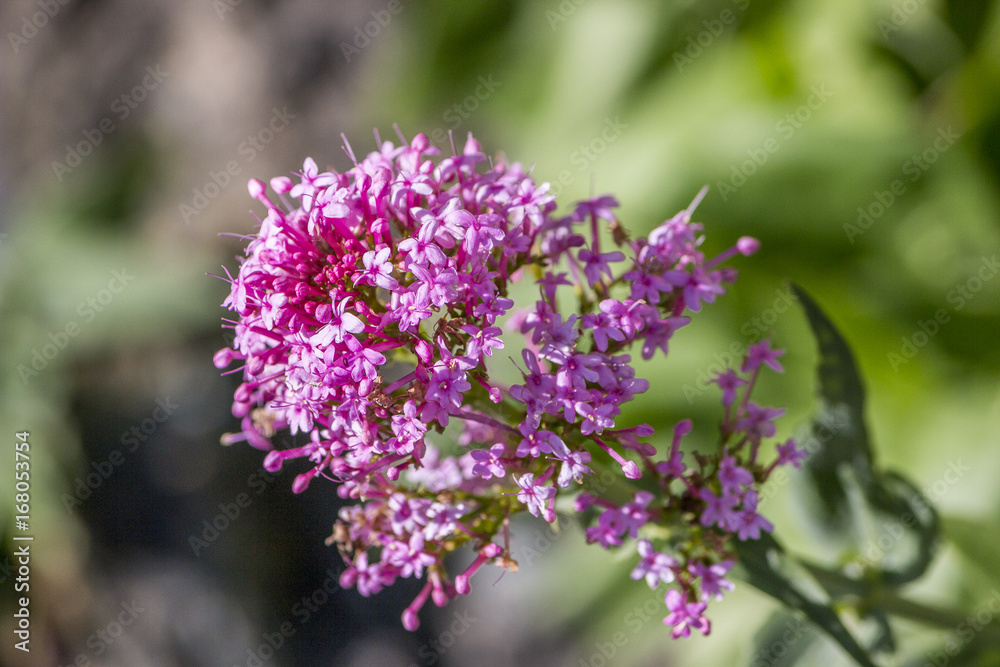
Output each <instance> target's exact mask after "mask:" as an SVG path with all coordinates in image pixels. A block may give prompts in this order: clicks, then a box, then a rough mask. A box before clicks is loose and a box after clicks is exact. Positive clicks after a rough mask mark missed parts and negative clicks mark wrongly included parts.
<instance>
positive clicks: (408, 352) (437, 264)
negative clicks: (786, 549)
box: [215, 134, 803, 637]
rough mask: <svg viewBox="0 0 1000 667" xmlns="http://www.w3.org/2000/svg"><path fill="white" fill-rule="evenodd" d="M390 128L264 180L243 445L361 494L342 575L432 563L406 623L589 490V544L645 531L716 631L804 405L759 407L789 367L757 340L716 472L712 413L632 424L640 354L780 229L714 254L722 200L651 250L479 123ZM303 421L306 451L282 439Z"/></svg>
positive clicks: (397, 572)
mask: <svg viewBox="0 0 1000 667" xmlns="http://www.w3.org/2000/svg"><path fill="white" fill-rule="evenodd" d="M376 141H377V142H378V147H379V150H378V151H377V152H373V153H370V154H369V155H367V156H366V157H365V158H364V159H362V160H360V161H359V160H357V159H356V157H355V156H354V154H353V152H352V151H351V149H350V147H349V146H346V147H345V151H346V152H347V154H348V156H349V157H350V159H351V161H352V163H353V164H354V167H353V168H352V169H350V170H348V171H347V172H346V173H337V172H335V171H327V172H320V171H319V169H318V168H317V166H316V163H315V162H313V161H312V160H311V159H307V160H306V162H305V164H304V165H303V167H302V171H301V173H299V174H297V175H298V182H293V180H292V179H290V178H287V177H277V178H274V179H271V181H270V187H271V190H273V192H274V193H275V195H276V199H277V202H275V201H274V200H273V198H272V197H271V196H269V195H268V193H267V187H266V186H265V185H264V184H263V183H262V182H260V181H258V180H255V179H254V180H251V181H250V183H249V190H250V194H251V196H252V197H254V198H255V199H257V200H258V201H260V202H261V203H262V204H263V205H264V206H265V207H266V208H267V215H266V217H264V219H263V220H262V221H261V222H260V229H259V231H258V232H257V234H255V235H254V236H252V237H250V239H249V242H248V245H247V249H246V257H245V258H243V260H242V263H241V265H240V267H239V272H238V274H237V275H236V276H235V277H232V276H230V277H229V280H230V282H231V284H232V289H231V293H230V295H229V297H228V298H227V299H226V301H225V303H224V305H225V306H228V307H229V308H230V309H231V310H233V311H235V313H236V314H237V315H238V318H237V319H236V320H235V321H233V322H231V325H232V327H233V329H234V334H235V336H234V342H233V345H232V347H231V348H225V349H223V350H220V351H219V352H218V353H217V354H216V357H215V364H216V366H217V367H218V368H225V367H227V366H229V365H231V364H232V363H233V362H234V361H237V360H238V361H239V362H240V366H239V367H237V368H235V369H234V371H232V372H236V371H242V373H243V383H242V384H241V385H240V386H239V388H238V389H237V391H236V394H235V398H234V404H233V413H234V415H235V416H236V417H238V418H240V419H241V420H242V423H241V432H240V433H237V434H230V435H227V436H225V438H224V442H226V443H232V442H236V441H240V440H246V441H247V442H248V443H249V444H251V445H253V446H254V447H257V448H259V449H262V450H266V451H268V454H267V456H266V458H265V459H264V467H265V468H267V469H268V470H269V471H272V472H273V471H277V470H279V469H280V468H281V467H282V466H283V465H284V464H285V463H286V462H289V461H293V460H296V459H302V460H303V462H295V463H291V464H290V465H292V466H296V467H298V466H302V467H301V468H300V470H301V472H299V474H298V475H297V476H296V477H295V480H294V482H293V484H292V489H293V491H294V492H295V493H301V492H302V491H304V490H306V488H307V487H308V486H309V484H310V482H311V480H313V479H314V478H315V477H317V476H321V477H325V478H328V479H331V480H334V481H335V482H337V483H338V484H339V486H338V493H339V494H340V495H341V496H342V497H344V498H350V499H355V500H358V501H359V502H358V503H357V504H354V505H349V506H347V507H345V508H343V509H342V510H341V511H340V518H339V520H338V521H337V523H336V524H335V526H334V530H333V535H332V536H331V538H330V540H329V542H330V543H331V544H336V545H337V547H338V549H339V550H340V553H341V554H342V556H343V558H344V560H345V565H346V568H345V570H344V572H343V574H342V576H341V583H342V584H343V585H344V586H345V587H346V586H355V587H357V589H358V591H359V592H360V593H361V594H362V595H371V594H373V593H377V592H378V591H379V590H381V589H382V588H383V587H385V586H388V585H391V584H392V583H393V582H395V580H396V579H397V578H399V577H404V578H405V577H416V578H424V577H426V583H425V585H424V587H423V588H422V590H421V592H420V594H419V595H418V596H417V597H416V599H415V600H414V601H413V603H412V604H410V605H409V606H408V607H407V608H406V610H405V611H404V613H403V615H402V619H403V624H404V626H405V627H407V628H408V629H411V630H412V629H415V628H416V627H418V625H419V620H418V612H419V611H420V609H421V608H422V606H423V605H424V603H425V602H426V601H427V599H428V598H430V599H431V600H433V602H434V603H435V604H437V605H439V606H440V605H444V604H446V603H447V602H448V601H449V600H450V599H453V598H454V597H455V596H457V595H464V594H467V593H468V592H469V590H470V578H471V577H472V576H473V574H475V572H476V571H478V570H479V569H480V568H481V567H482V566H483V565H485V564H487V563H494V564H497V565H500V566H501V567H503V568H505V569H511V570H513V569H516V566H517V564H516V562H515V561H514V560H513V559H512V558H511V547H510V517H511V516H512V515H513V514H515V513H517V512H521V511H525V510H526V511H528V512H530V513H531V514H533V515H535V516H538V517H542V518H543V519H544V520H546V521H549V522H555V521H556V520H557V517H556V503H557V500H560V499H565V500H566V501H567V502H566V503H564V504H566V506H567V507H569V506H572V507H573V508H574V509H575V511H577V512H581V513H587V512H591V511H592V510H593V509H595V508H596V509H599V510H600V513H599V516H596V521H595V523H594V525H593V527H591V528H589V529H588V530H587V533H586V534H587V540H588V541H589V542H596V543H598V544H601V545H602V546H604V547H605V548H608V547H612V546H620V545H622V544H623V543H624V540H625V538H626V536H627V537H628V538H629V539H630V540H631V541H632V544H634V548H635V549H636V550H637V553H638V555H639V557H640V559H641V560H640V562H639V565H638V566H637V567H636V569H635V571H634V572H633V575H632V576H633V578H635V579H639V578H645V579H646V581H647V582H648V583H649V584H650V586H652V587H654V588H655V587H657V586H658V585H660V584H673V586H672V587H670V588H669V590H668V591H667V593H666V597H665V602H666V606H667V611H668V615H667V616H666V618H665V623H667V624H668V625H670V626H672V628H673V636H674V637H681V636H685V637H686V636H688V635H689V634H690V629H691V628H695V629H697V630H700V631H701V632H703V633H707V632H708V630H709V623H708V620H707V619H705V617H704V615H703V612H704V610H705V604H706V602H707V600H708V599H710V598H713V597H714V598H721V597H722V591H723V590H727V589H731V588H732V584H731V583H730V582H729V581H728V580H726V579H725V576H724V575H725V574H726V573H727V572H728V570H729V569H730V567H731V566H732V564H733V556H732V553H731V551H730V550H729V549H728V547H727V543H728V539H729V537H731V536H735V537H736V538H737V539H741V540H742V539H752V538H756V537H758V536H759V534H760V531H761V530H764V531H767V530H770V529H771V525H770V524H769V523H768V522H767V520H766V519H764V518H763V517H762V516H761V515H760V514H758V513H757V503H758V493H757V491H756V490H755V487H756V486H757V485H759V484H760V483H762V482H763V481H764V480H766V479H767V477H768V475H769V474H770V473H771V471H772V470H773V469H774V468H775V467H776V466H778V465H783V464H787V463H791V464H793V465H796V466H797V465H798V464H799V461H800V459H801V457H802V456H803V453H802V452H801V451H800V450H799V449H798V448H797V447H796V445H795V443H794V442H792V441H789V442H787V443H785V444H784V445H781V446H779V447H778V456H777V459H776V460H774V461H773V462H772V463H770V464H769V465H767V466H765V465H764V464H763V463H762V462H760V461H758V453H759V451H760V448H761V444H762V441H764V440H765V439H766V438H770V437H771V436H773V435H774V433H775V427H774V419H775V418H777V417H778V416H780V414H781V413H782V411H781V410H775V409H769V408H761V407H759V406H757V405H756V404H755V403H752V402H751V401H750V400H749V397H750V392H751V390H752V388H753V386H754V384H755V382H756V379H757V376H758V373H759V371H760V369H761V366H762V365H768V366H771V367H773V368H774V369H775V370H779V371H780V370H781V367H780V365H779V364H778V362H777V357H778V355H779V354H780V352H779V351H775V350H771V348H770V346H769V345H768V344H767V343H761V344H758V345H754V346H752V347H751V350H750V352H749V354H748V356H747V358H746V360H745V362H744V364H743V366H742V368H741V369H740V370H739V372H737V371H736V370H730V371H727V372H726V373H723V374H721V375H720V376H718V378H717V382H718V384H719V386H720V388H721V389H722V392H723V403H724V405H725V419H724V422H723V424H722V429H721V434H722V440H721V443H720V446H719V447H718V448H716V449H715V451H714V453H712V454H694V455H693V459H694V461H695V465H691V466H689V465H686V463H685V457H684V454H683V452H681V451H680V449H679V443H680V440H681V438H682V437H683V436H684V435H685V434H687V433H688V432H689V431H690V430H691V423H690V422H689V421H686V420H685V421H682V422H680V423H679V424H678V425H677V427H676V428H675V430H674V440H673V445H672V448H671V450H670V451H669V452H668V453H667V454H666V457H665V458H662V460H661V459H660V458H659V457H658V456H657V450H656V448H655V447H654V446H653V445H651V444H649V443H648V442H645V441H644V440H643V439H647V438H649V437H650V436H652V435H653V429H652V428H651V427H650V426H647V425H639V426H631V427H627V426H624V425H620V424H618V423H616V420H618V419H619V416H620V415H621V412H622V406H623V405H624V404H626V403H628V402H629V401H630V400H632V398H633V397H634V396H635V395H636V394H639V393H642V392H645V391H646V390H647V389H648V387H649V383H648V382H647V381H646V380H644V379H642V378H639V377H637V376H636V371H635V368H634V367H633V365H632V364H633V362H632V356H631V355H630V354H628V353H627V352H628V351H629V350H631V349H633V348H635V349H637V350H639V351H640V352H639V354H641V356H642V358H643V359H650V358H651V357H652V356H653V355H654V354H656V353H657V352H658V351H662V352H663V353H664V354H665V353H666V352H667V346H668V342H669V341H670V339H671V336H672V335H673V333H674V332H675V331H676V330H677V329H679V328H680V327H682V326H684V325H686V324H687V323H688V322H689V321H690V318H689V317H687V316H686V315H685V313H696V312H698V311H699V310H700V309H701V306H702V304H703V303H710V302H712V301H714V300H715V298H716V297H717V296H719V295H721V294H722V293H723V292H724V285H725V284H726V283H730V282H732V281H734V280H735V279H736V271H735V269H731V268H726V267H721V264H722V263H723V262H725V261H726V260H727V259H729V258H730V257H732V256H734V255H737V254H743V255H750V254H752V253H753V252H755V251H756V250H757V247H758V244H757V242H756V241H755V240H754V239H751V238H749V237H744V238H741V239H740V240H739V241H738V242H737V243H736V245H735V246H734V247H733V248H730V249H729V250H727V251H726V252H724V253H722V254H720V255H719V256H717V257H714V258H712V259H706V257H705V256H704V255H703V254H702V252H701V251H700V250H699V247H700V245H701V241H702V237H701V236H700V231H701V226H700V225H699V224H697V223H694V222H692V221H691V215H692V212H693V210H694V207H695V206H696V205H697V203H698V201H699V200H700V198H701V197H702V196H704V191H703V192H702V193H701V194H700V195H699V197H698V198H697V199H696V200H695V202H694V203H692V205H691V206H690V207H689V208H688V209H687V210H685V211H682V212H681V213H679V214H678V215H676V216H675V217H673V218H671V219H670V220H667V221H666V222H664V223H663V224H661V225H660V226H658V227H657V228H656V229H655V230H653V232H652V233H650V234H649V236H648V237H647V238H643V239H639V240H635V241H630V240H629V239H628V237H627V234H626V233H625V231H624V229H623V228H622V227H621V225H620V223H619V221H618V220H617V218H616V217H615V214H614V208H615V207H617V205H618V203H617V202H616V201H615V200H614V199H613V198H612V197H608V196H604V197H598V198H594V199H590V200H587V201H583V202H579V203H577V204H576V206H575V207H574V208H573V209H572V211H571V212H569V214H568V215H562V216H559V215H557V214H556V203H555V201H554V197H553V196H551V195H549V194H547V193H548V184H542V185H540V186H536V184H535V183H534V181H533V180H532V179H531V178H530V176H529V175H528V173H527V172H526V171H525V170H524V169H523V168H522V167H521V166H520V165H519V164H517V163H507V162H505V161H503V160H501V159H496V160H490V159H488V158H487V157H486V156H485V155H484V154H483V152H482V151H481V149H480V146H479V144H478V143H477V142H476V141H475V140H474V139H473V138H472V137H471V135H470V136H469V138H468V140H467V141H466V143H465V145H464V147H463V148H462V150H461V152H459V151H458V150H456V149H455V148H454V147H453V148H452V155H451V157H444V158H442V159H439V160H435V159H434V156H435V155H437V154H438V153H439V151H438V150H437V149H436V148H435V147H433V146H432V145H431V144H430V143H429V141H428V140H427V138H426V137H425V136H424V135H422V134H419V135H417V136H416V137H415V138H414V139H413V140H412V141H410V142H406V141H405V140H402V138H401V145H400V146H395V145H394V144H393V143H391V142H388V141H387V142H382V141H381V140H379V139H378V137H377V135H376ZM292 202H294V204H293V203H292ZM530 278H534V279H535V281H536V283H537V285H538V298H537V300H536V301H535V303H534V305H532V306H530V307H527V308H515V307H514V306H515V304H514V302H513V300H512V299H511V298H510V296H509V294H510V291H509V288H510V286H511V284H512V283H513V282H516V281H518V280H524V279H530ZM567 304H570V305H571V309H569V310H566V309H564V308H561V307H560V306H561V305H562V306H563V307H565V306H567ZM567 313H568V314H567ZM515 338H516V340H517V343H516V347H517V348H519V349H523V351H522V354H521V361H523V366H521V365H517V372H518V373H519V374H520V376H521V378H522V380H521V382H520V383H519V384H515V385H512V386H506V385H504V384H502V383H500V382H498V381H496V380H494V379H492V378H491V377H490V370H491V369H490V367H489V366H490V364H492V365H493V367H494V368H496V364H513V363H514V362H513V361H512V360H511V358H510V357H509V356H507V355H505V354H496V352H497V351H498V350H502V349H504V348H505V347H506V346H507V344H509V343H511V342H512V340H514V339H515ZM741 388H742V392H741V391H740V389H741ZM453 422H457V425H458V433H459V435H458V437H457V442H456V443H454V447H453V448H452V451H451V452H449V454H448V455H446V454H445V453H442V451H440V450H439V449H437V448H436V447H435V446H434V445H433V444H432V441H433V440H435V439H436V440H437V442H438V444H439V445H441V444H443V443H444V442H445V441H446V439H445V438H444V436H443V434H444V429H445V427H447V426H449V424H451V423H453ZM453 428H454V426H453ZM284 429H288V430H289V431H290V432H291V434H292V435H293V436H298V439H299V441H300V443H304V444H301V446H297V447H293V448H291V449H285V450H276V449H273V446H272V444H271V437H272V436H273V435H274V434H275V433H277V432H279V431H281V430H284ZM450 432H451V431H449V433H450ZM303 463H305V465H304V466H303ZM592 466H593V468H598V469H603V470H607V469H611V468H614V469H617V468H618V467H620V468H621V471H622V475H623V477H624V478H626V479H627V480H635V481H634V482H628V484H634V485H636V487H635V488H640V489H642V490H638V491H634V492H633V493H632V494H631V495H632V497H631V499H630V500H628V502H624V503H623V504H616V503H614V502H612V500H611V499H610V498H606V497H602V496H600V495H599V494H595V493H593V489H592V488H591V487H592V486H593V485H592V484H591V481H592V478H593V475H594V470H593V468H592ZM640 480H641V481H640ZM639 485H641V486H639ZM567 503H568V504H567ZM561 506H562V505H561ZM647 525H649V526H650V527H651V529H658V532H657V530H649V529H647V530H644V529H645V527H646V526H647ZM664 527H666V528H668V529H669V530H668V531H667V532H669V534H670V535H671V537H670V538H669V539H668V540H661V541H662V542H663V544H662V546H660V547H659V548H660V549H663V551H658V550H657V548H656V547H654V544H653V542H652V541H650V539H647V538H646V537H644V536H643V535H645V533H647V532H650V533H656V534H662V533H663V532H664V531H663V528H664ZM463 545H468V546H469V547H471V549H472V550H473V552H474V553H475V556H474V559H473V561H472V562H471V564H469V565H468V567H467V568H466V569H465V570H464V571H462V572H461V573H460V574H457V575H454V576H450V575H449V573H448V571H447V570H446V567H445V559H446V557H447V556H448V555H449V554H451V553H452V552H454V551H456V550H457V549H458V548H459V547H462V546H463Z"/></svg>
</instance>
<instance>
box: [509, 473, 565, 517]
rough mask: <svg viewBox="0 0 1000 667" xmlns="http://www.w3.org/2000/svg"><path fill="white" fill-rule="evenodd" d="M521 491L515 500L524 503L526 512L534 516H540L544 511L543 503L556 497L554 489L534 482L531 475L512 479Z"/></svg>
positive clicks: (533, 477)
mask: <svg viewBox="0 0 1000 667" xmlns="http://www.w3.org/2000/svg"><path fill="white" fill-rule="evenodd" d="M514 481H515V482H517V485H518V486H519V487H521V491H520V492H519V493H518V494H517V499H518V500H519V501H521V502H522V503H524V504H525V505H526V506H527V508H528V511H529V512H531V513H532V514H534V515H535V516H541V515H542V514H543V513H544V512H545V510H546V507H545V503H547V502H548V501H549V500H551V499H552V498H553V497H554V496H555V495H556V490H555V488H554V487H551V486H545V485H544V484H538V483H536V482H535V476H534V475H533V474H531V473H527V474H524V475H522V476H521V477H520V478H514Z"/></svg>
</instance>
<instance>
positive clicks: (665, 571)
mask: <svg viewBox="0 0 1000 667" xmlns="http://www.w3.org/2000/svg"><path fill="white" fill-rule="evenodd" d="M636 550H637V551H638V552H639V555H640V556H642V560H641V561H639V564H638V565H636V566H635V569H634V570H632V578H633V579H642V578H643V577H645V578H646V583H647V584H649V587H650V588H656V587H657V586H658V585H659V582H661V581H662V582H663V583H665V584H669V583H670V582H671V581H673V580H674V570H673V569H674V568H675V567H677V560H676V559H674V558H672V557H670V556H668V555H667V554H664V553H660V552H658V551H655V550H654V549H653V544H652V543H651V542H650V541H649V540H639V541H638V542H637V543H636Z"/></svg>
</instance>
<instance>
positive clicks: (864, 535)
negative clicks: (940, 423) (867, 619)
mask: <svg viewBox="0 0 1000 667" xmlns="http://www.w3.org/2000/svg"><path fill="white" fill-rule="evenodd" d="M792 287H793V289H794V290H795V293H796V295H797V296H798V298H799V302H800V303H801V304H802V307H803V309H804V310H805V312H806V316H807V318H808V320H809V325H810V327H812V330H813V333H814V334H815V336H816V340H817V343H818V345H819V352H820V361H819V368H818V374H819V391H820V407H819V411H818V413H817V416H816V417H815V419H814V420H813V423H812V424H811V426H810V430H811V433H810V437H809V439H808V441H807V442H806V447H807V449H808V450H809V452H810V456H809V457H808V458H807V459H806V461H805V463H804V465H803V470H804V472H805V474H806V477H807V483H806V484H804V485H800V490H801V491H802V492H803V493H805V494H806V507H808V508H809V509H811V510H812V513H813V515H814V517H815V518H816V519H817V521H818V522H819V523H820V524H821V525H822V527H823V528H824V529H825V531H826V532H827V533H833V534H834V535H835V536H839V537H840V541H841V544H842V546H843V548H844V553H842V554H840V555H841V557H846V556H849V555H852V554H853V556H854V558H855V560H861V562H862V563H864V565H865V567H866V568H867V569H870V570H876V571H878V572H879V575H880V579H881V580H882V581H883V582H884V583H886V584H889V585H890V586H901V585H903V584H905V583H907V582H910V581H913V580H914V579H916V578H918V577H920V576H921V575H922V574H923V573H924V572H925V571H926V570H927V567H928V566H929V565H930V563H931V561H932V560H933V557H934V553H935V550H936V549H935V547H936V545H937V542H938V533H939V522H938V518H937V513H936V512H935V511H934V509H933V508H932V507H931V506H930V504H929V503H928V502H927V500H926V499H925V498H924V497H923V496H922V495H921V493H920V491H919V490H917V488H916V487H915V486H914V485H913V484H911V483H910V482H909V481H907V480H906V479H904V478H903V477H901V476H900V475H898V474H896V473H892V472H883V471H880V470H878V469H877V468H876V467H875V465H874V464H875V461H874V454H873V452H872V448H871V445H870V443H869V440H868V433H867V429H866V427H865V421H864V407H865V392H864V386H863V384H862V382H861V378H860V375H859V373H858V369H857V364H856V363H855V361H854V356H853V354H852V353H851V350H850V348H849V347H848V345H847V342H846V341H845V340H844V338H843V336H841V335H840V333H839V332H838V331H837V329H836V327H835V326H834V325H833V323H832V322H831V321H830V320H829V318H827V316H826V315H825V314H824V313H823V311H822V310H821V309H820V308H819V306H817V305H816V303H815V302H814V301H813V300H812V299H811V298H810V297H809V295H808V294H806V292H805V291H804V290H803V289H801V288H800V287H798V286H796V285H793V286H792ZM886 630H887V628H886ZM883 643H884V644H885V645H891V643H892V637H891V636H890V635H888V634H886V635H885V636H884V638H883Z"/></svg>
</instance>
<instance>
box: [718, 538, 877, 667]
mask: <svg viewBox="0 0 1000 667" xmlns="http://www.w3.org/2000/svg"><path fill="white" fill-rule="evenodd" d="M735 547H736V553H737V554H738V555H739V562H740V565H741V566H742V568H743V570H744V572H745V576H746V580H747V582H748V583H750V584H751V585H752V586H754V587H756V588H758V589H760V590H761V591H763V592H764V593H767V594H768V595H770V596H771V597H773V598H775V599H776V600H780V601H781V602H784V603H785V604H786V605H788V606H789V607H791V608H792V609H798V610H800V611H802V612H803V613H804V614H805V615H806V616H807V617H808V618H809V620H810V621H812V622H813V623H815V624H816V626H817V627H818V628H820V629H821V630H823V631H824V632H826V633H827V634H828V635H830V637H831V638H833V640H834V641H836V642H837V643H838V644H840V646H841V647H842V648H843V649H844V650H845V651H846V652H847V653H848V655H850V656H851V657H852V658H853V659H854V661H855V662H857V663H858V664H859V665H863V666H864V667H874V665H875V663H873V662H872V660H871V658H870V657H869V656H868V653H867V652H866V651H865V649H863V648H862V647H861V645H860V644H858V642H857V640H855V639H854V637H853V635H851V633H850V631H848V629H847V628H846V627H845V626H844V624H843V622H841V620H840V617H839V616H837V612H835V611H834V610H833V608H832V607H831V606H830V604H829V603H828V602H825V601H821V600H819V599H817V596H816V595H815V594H810V593H809V590H810V589H818V588H819V586H818V585H817V584H816V583H815V581H811V580H810V578H809V575H808V574H807V573H806V572H805V571H804V570H803V569H802V568H800V567H798V566H797V565H796V564H795V562H794V561H793V560H792V559H791V558H789V557H788V556H786V555H785V550H784V549H783V548H782V547H781V545H780V544H778V542H777V541H776V540H775V539H774V538H773V537H771V536H770V535H767V534H766V533H765V534H762V535H761V537H760V539H758V540H747V541H744V542H737V543H736V545H735Z"/></svg>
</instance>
